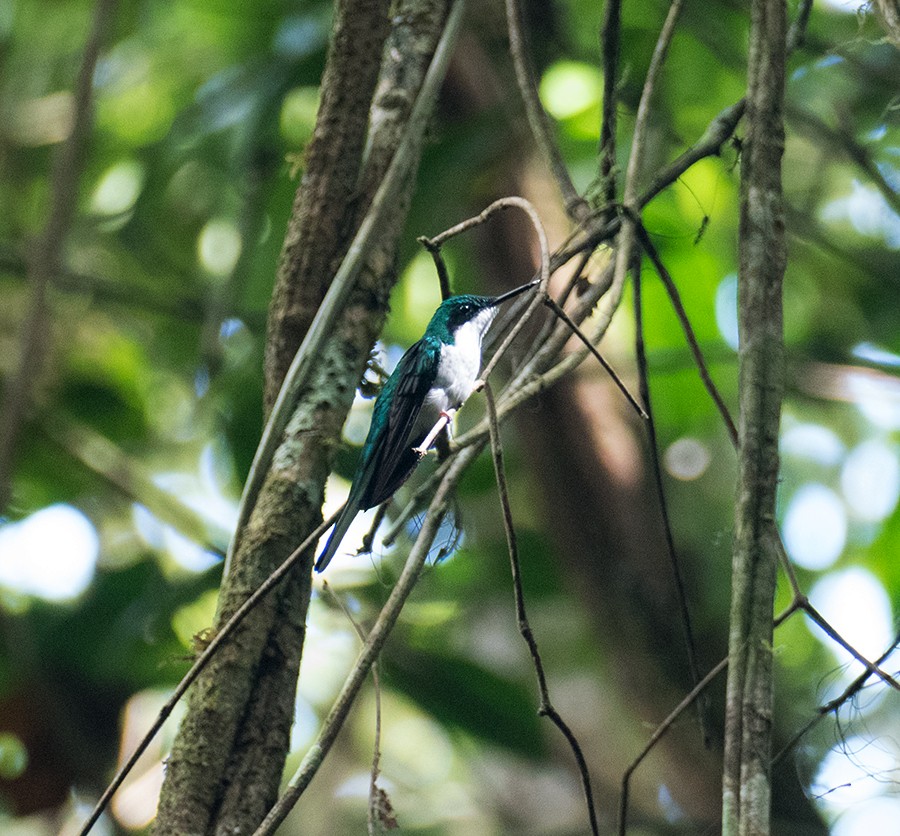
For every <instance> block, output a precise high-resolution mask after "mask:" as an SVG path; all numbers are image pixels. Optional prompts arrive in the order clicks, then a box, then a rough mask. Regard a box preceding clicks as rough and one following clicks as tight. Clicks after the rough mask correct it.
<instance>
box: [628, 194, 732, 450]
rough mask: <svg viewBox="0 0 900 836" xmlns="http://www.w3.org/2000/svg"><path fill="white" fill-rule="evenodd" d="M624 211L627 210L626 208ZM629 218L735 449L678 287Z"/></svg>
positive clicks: (643, 231)
mask: <svg viewBox="0 0 900 836" xmlns="http://www.w3.org/2000/svg"><path fill="white" fill-rule="evenodd" d="M625 211H626V212H629V210H628V209H627V208H626V209H625ZM630 218H631V221H632V223H633V224H634V230H635V234H636V235H637V238H638V241H640V244H641V247H642V248H643V250H644V252H646V253H647V256H648V258H649V259H650V261H651V262H652V263H653V267H654V268H655V269H656V273H657V275H658V276H659V278H660V280H661V281H662V283H663V286H664V287H665V288H666V293H668V295H669V299H670V301H671V302H672V307H673V308H674V310H675V315H676V316H677V317H678V322H679V323H680V324H681V330H682V332H683V333H684V336H685V339H686V340H687V343H688V347H689V348H690V350H691V354H692V355H693V357H694V362H695V363H696V364H697V371H698V372H699V374H700V379H701V380H702V381H703V385H704V386H705V387H706V391H707V392H709V396H710V397H711V398H712V399H713V403H715V405H716V409H718V410H719V414H720V415H721V416H722V421H723V422H724V423H725V428H726V429H727V430H728V435H729V436H730V438H731V441H732V444H734V445H735V447H736V446H737V443H738V433H737V427H736V426H735V424H734V420H733V419H732V417H731V413H730V412H729V411H728V406H727V405H726V404H725V399H724V398H723V397H722V395H721V393H720V392H719V390H718V388H717V387H716V384H715V383H713V379H712V376H711V375H710V373H709V368H708V367H707V365H706V360H705V359H704V357H703V351H702V350H701V349H700V344H699V343H698V342H697V337H696V335H695V334H694V329H693V327H692V325H691V321H690V319H689V318H688V315H687V311H686V310H685V309H684V305H683V304H682V301H681V294H680V293H679V292H678V287H677V285H676V284H675V282H674V281H673V279H672V276H671V274H670V273H669V271H668V270H667V269H666V265H665V264H664V263H663V261H662V259H661V258H660V256H659V252H658V251H657V249H656V246H655V245H654V244H653V241H652V239H651V238H650V236H649V235H648V234H647V230H646V228H645V227H644V224H643V223H642V221H641V219H640V217H639V216H638V215H636V214H635V213H630Z"/></svg>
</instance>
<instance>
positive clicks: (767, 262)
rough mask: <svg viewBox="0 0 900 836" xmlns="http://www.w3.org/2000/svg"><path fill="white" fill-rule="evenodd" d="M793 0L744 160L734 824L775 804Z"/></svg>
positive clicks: (775, 0)
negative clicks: (785, 165)
mask: <svg viewBox="0 0 900 836" xmlns="http://www.w3.org/2000/svg"><path fill="white" fill-rule="evenodd" d="M785 38H786V9H785V4H784V2H783V0H753V3H752V8H751V31H750V58H749V68H748V91H747V136H746V139H745V143H744V153H743V158H742V166H741V221H740V272H739V278H738V308H739V323H740V421H739V425H738V433H739V438H740V452H739V461H738V463H739V476H738V490H737V505H736V510H735V536H734V545H733V560H732V603H731V621H730V624H731V628H730V633H729V668H728V686H727V694H726V700H727V705H726V717H725V766H724V776H723V787H722V789H723V806H722V830H723V833H725V834H747V836H749V834H754V835H755V836H757V835H758V834H767V833H769V830H770V815H771V814H770V808H771V773H770V761H771V733H772V703H773V688H772V618H773V614H772V609H773V605H774V598H775V580H776V572H777V563H776V558H775V551H774V549H773V548H772V546H773V543H772V542H771V536H772V531H773V530H774V529H773V526H774V523H775V494H776V488H777V479H778V427H779V420H780V415H781V401H782V393H783V354H784V345H783V335H782V279H783V276H784V270H785V264H786V250H785V240H784V207H783V196H782V186H781V158H782V154H783V151H784V120H783V102H784V65H785V51H786V49H785V43H786V41H785Z"/></svg>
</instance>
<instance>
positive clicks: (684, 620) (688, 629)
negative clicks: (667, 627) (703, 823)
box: [633, 264, 711, 749]
mask: <svg viewBox="0 0 900 836" xmlns="http://www.w3.org/2000/svg"><path fill="white" fill-rule="evenodd" d="M633 276H634V331H635V336H634V353H635V357H636V358H637V366H638V379H639V381H640V384H639V385H640V391H641V399H642V400H643V402H644V409H645V410H646V414H647V437H648V441H649V445H650V463H651V469H652V471H653V482H654V484H655V486H656V496H657V499H658V501H659V513H660V517H661V520H662V524H663V533H664V535H665V539H666V551H667V552H668V554H669V565H670V566H671V568H672V577H673V580H674V581H675V592H676V596H677V598H678V605H679V608H680V610H681V624H682V627H683V629H684V640H685V645H686V646H687V656H688V669H689V670H690V674H691V681H692V682H693V683H694V685H696V684H697V683H698V682H699V681H700V666H699V665H698V664H697V650H696V642H695V641H694V628H693V625H692V623H691V612H690V609H689V608H688V603H687V590H686V588H685V583H684V578H683V577H682V574H681V562H680V561H679V559H678V552H677V551H676V549H675V537H674V536H673V534H672V523H671V520H670V519H669V506H668V503H667V501H666V492H665V488H664V487H663V476H662V467H660V464H659V441H658V439H657V437H656V422H655V421H654V419H653V402H652V400H651V399H650V376H649V372H648V366H647V353H646V351H645V349H644V316H643V311H644V306H643V304H642V298H641V267H640V264H637V265H635V268H634V270H633ZM697 717H698V719H699V721H700V731H701V734H702V736H703V743H704V745H705V746H706V748H707V749H708V748H709V747H710V745H711V735H710V731H709V723H708V722H707V719H706V705H705V702H704V701H703V700H700V701H698V703H697Z"/></svg>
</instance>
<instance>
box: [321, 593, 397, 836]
mask: <svg viewBox="0 0 900 836" xmlns="http://www.w3.org/2000/svg"><path fill="white" fill-rule="evenodd" d="M322 588H323V589H324V590H325V591H326V592H328V593H329V594H330V595H331V599H332V600H333V601H334V602H335V604H337V605H338V607H340V610H341V612H342V613H343V614H344V616H345V617H346V619H347V621H349V622H350V625H351V626H352V627H353V630H354V632H355V633H356V635H357V636H358V637H359V640H360V642H362V644H365V643H366V634H365V632H364V631H363V628H362V627H361V626H360V625H359V624H358V623H357V621H356V619H355V618H354V617H353V614H352V613H351V612H350V610H349V609H348V608H347V605H346V604H345V603H344V601H343V599H342V598H341V597H340V595H338V594H337V593H336V592H335V591H334V590H333V589H332V588H331V586H330V585H329V583H328V581H323V582H322ZM372 685H373V687H374V688H375V745H374V746H373V747H372V749H373V751H372V771H371V775H370V780H369V804H368V812H367V814H366V826H367V827H368V830H369V836H374V834H375V832H376V831H375V824H376V821H377V820H378V819H379V807H380V803H381V792H382V791H381V790H380V789H379V787H378V775H379V774H380V771H381V678H380V677H379V675H378V662H377V661H376V662H373V663H372Z"/></svg>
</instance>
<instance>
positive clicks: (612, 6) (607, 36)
mask: <svg viewBox="0 0 900 836" xmlns="http://www.w3.org/2000/svg"><path fill="white" fill-rule="evenodd" d="M621 35H622V0H606V2H605V3H604V4H603V29H602V30H601V33H600V45H601V48H602V51H603V110H602V114H601V122H600V186H601V189H602V191H601V199H602V201H603V202H605V203H606V204H608V205H611V204H612V203H613V202H614V201H615V199H616V105H617V101H616V99H617V96H616V85H617V83H618V75H619V51H620V45H621Z"/></svg>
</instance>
